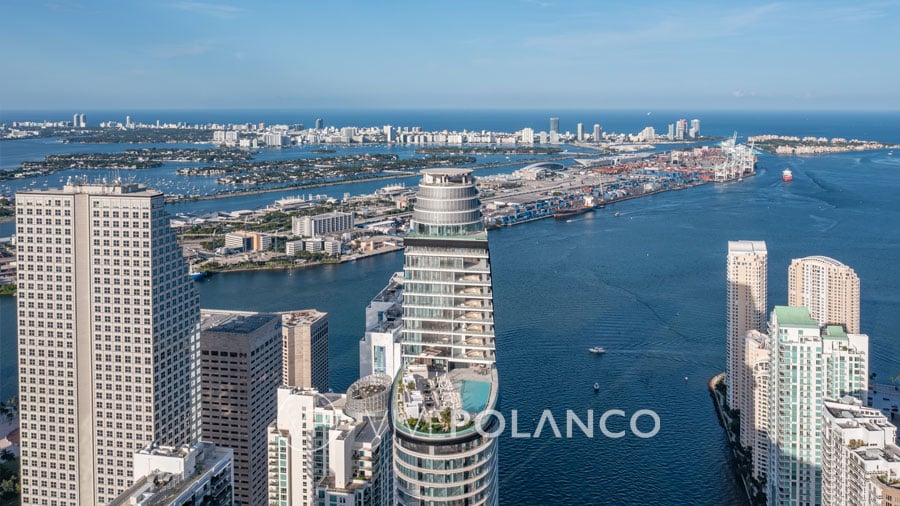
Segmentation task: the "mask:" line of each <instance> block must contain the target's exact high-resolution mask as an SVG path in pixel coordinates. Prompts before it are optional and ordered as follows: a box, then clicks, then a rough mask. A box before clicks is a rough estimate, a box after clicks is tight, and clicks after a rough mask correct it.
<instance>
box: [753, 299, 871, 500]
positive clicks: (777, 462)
mask: <svg viewBox="0 0 900 506" xmlns="http://www.w3.org/2000/svg"><path fill="white" fill-rule="evenodd" d="M769 348H770V372H769V427H768V429H769V430H768V436H769V441H770V444H769V456H768V463H769V469H768V472H767V473H766V483H767V487H768V490H767V494H766V495H767V498H768V501H769V504H778V505H782V504H788V505H798V506H800V505H814V504H819V503H820V486H821V472H822V471H821V469H822V468H821V465H822V406H823V401H824V399H826V398H829V399H836V398H841V397H844V396H846V395H851V396H854V397H856V398H858V399H865V395H866V391H867V388H868V377H869V372H868V369H869V367H868V355H869V338H868V336H865V335H861V334H853V335H848V334H846V333H844V331H843V328H841V327H839V326H830V327H827V328H825V329H824V331H822V330H820V328H819V324H818V322H816V321H815V320H813V319H812V318H810V316H809V310H807V309H806V308H805V307H788V306H775V309H774V310H773V311H772V318H771V321H770V322H769Z"/></svg>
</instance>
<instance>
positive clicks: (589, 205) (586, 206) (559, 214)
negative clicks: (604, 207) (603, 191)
mask: <svg viewBox="0 0 900 506" xmlns="http://www.w3.org/2000/svg"><path fill="white" fill-rule="evenodd" d="M595 208H596V206H595V205H594V198H593V197H592V196H590V195H587V196H585V197H584V200H582V201H581V205H574V206H572V207H557V208H556V209H554V210H553V217H554V218H556V219H557V220H564V219H566V218H571V217H572V216H577V215H579V214H584V213H587V212H590V211H593V210H594V209H595Z"/></svg>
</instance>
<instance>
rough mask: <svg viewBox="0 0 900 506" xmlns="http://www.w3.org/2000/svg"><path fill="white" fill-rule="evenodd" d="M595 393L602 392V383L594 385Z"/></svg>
mask: <svg viewBox="0 0 900 506" xmlns="http://www.w3.org/2000/svg"><path fill="white" fill-rule="evenodd" d="M594 391H595V392H599V391H600V383H594Z"/></svg>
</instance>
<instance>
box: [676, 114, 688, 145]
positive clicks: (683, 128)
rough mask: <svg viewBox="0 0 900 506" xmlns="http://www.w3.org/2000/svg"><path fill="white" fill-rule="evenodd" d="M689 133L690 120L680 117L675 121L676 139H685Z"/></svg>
mask: <svg viewBox="0 0 900 506" xmlns="http://www.w3.org/2000/svg"><path fill="white" fill-rule="evenodd" d="M687 134H688V122H687V120H686V119H680V120H678V121H676V122H675V139H676V140H679V141H683V140H684V138H685V136H687Z"/></svg>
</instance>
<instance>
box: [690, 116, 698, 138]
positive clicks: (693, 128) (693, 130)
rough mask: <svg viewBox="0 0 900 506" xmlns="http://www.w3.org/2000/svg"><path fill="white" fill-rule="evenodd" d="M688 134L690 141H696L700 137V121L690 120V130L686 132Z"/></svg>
mask: <svg viewBox="0 0 900 506" xmlns="http://www.w3.org/2000/svg"><path fill="white" fill-rule="evenodd" d="M688 134H689V135H690V137H691V139H696V138H697V137H699V136H700V120H699V119H692V120H691V128H690V129H689V130H688Z"/></svg>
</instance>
